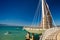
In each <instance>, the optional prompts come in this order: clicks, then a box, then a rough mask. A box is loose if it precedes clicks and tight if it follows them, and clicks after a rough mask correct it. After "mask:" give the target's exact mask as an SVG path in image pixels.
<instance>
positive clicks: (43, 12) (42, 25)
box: [42, 0, 45, 29]
mask: <svg viewBox="0 0 60 40" xmlns="http://www.w3.org/2000/svg"><path fill="white" fill-rule="evenodd" d="M44 16H45V15H44V0H42V21H43V24H42V26H43V29H44Z"/></svg>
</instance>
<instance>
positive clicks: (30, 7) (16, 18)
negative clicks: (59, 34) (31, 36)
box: [0, 0, 60, 26]
mask: <svg viewBox="0 0 60 40" xmlns="http://www.w3.org/2000/svg"><path fill="white" fill-rule="evenodd" d="M38 1H39V0H0V24H8V25H23V26H24V25H30V24H31V23H32V20H33V18H34V15H35V11H36V9H37V5H38ZM46 1H47V3H48V5H49V8H50V10H51V13H52V16H53V19H54V21H55V23H56V24H57V25H60V0H46Z"/></svg>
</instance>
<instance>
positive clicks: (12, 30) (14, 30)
mask: <svg viewBox="0 0 60 40" xmlns="http://www.w3.org/2000/svg"><path fill="white" fill-rule="evenodd" d="M7 32H9V34H6V33H7ZM26 33H27V31H25V30H23V27H21V26H20V27H18V26H0V40H25V36H26ZM37 36H38V35H36V34H35V38H36V40H38V37H37Z"/></svg>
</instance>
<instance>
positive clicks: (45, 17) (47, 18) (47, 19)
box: [24, 0, 52, 33]
mask: <svg viewBox="0 0 60 40" xmlns="http://www.w3.org/2000/svg"><path fill="white" fill-rule="evenodd" d="M41 6H42V20H41V23H40V25H39V27H24V29H25V30H27V31H28V32H31V33H42V32H43V31H44V30H46V29H49V28H52V17H51V14H50V10H49V6H48V4H47V3H46V0H42V5H41Z"/></svg>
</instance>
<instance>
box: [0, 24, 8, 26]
mask: <svg viewBox="0 0 60 40" xmlns="http://www.w3.org/2000/svg"><path fill="white" fill-rule="evenodd" d="M0 26H8V25H6V24H0Z"/></svg>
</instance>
